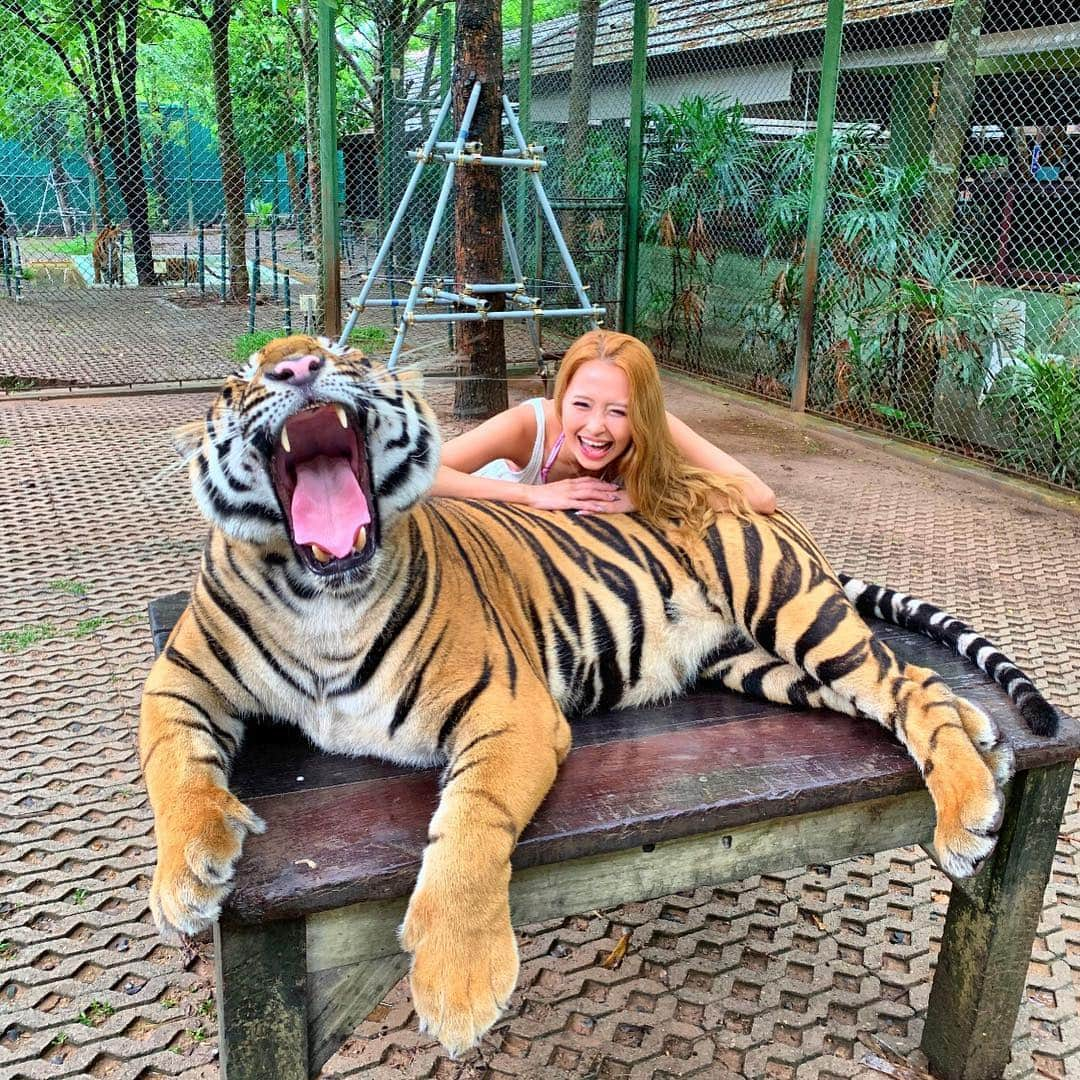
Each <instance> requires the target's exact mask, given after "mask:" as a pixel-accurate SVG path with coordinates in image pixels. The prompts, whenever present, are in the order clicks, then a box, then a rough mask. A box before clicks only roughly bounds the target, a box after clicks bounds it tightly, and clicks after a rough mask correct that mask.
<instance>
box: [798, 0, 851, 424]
mask: <svg viewBox="0 0 1080 1080" xmlns="http://www.w3.org/2000/svg"><path fill="white" fill-rule="evenodd" d="M843 42H844V0H829V7H828V11H827V13H826V16H825V47H824V50H823V52H822V56H821V82H820V83H819V84H818V109H817V131H816V133H815V135H814V179H813V187H812V188H811V190H810V208H809V214H808V217H807V224H806V253H805V256H804V258H803V288H802V298H801V300H800V302H799V336H798V340H797V342H796V346H795V367H794V370H793V372H792V377H791V408H792V411H793V412H805V410H806V395H807V390H808V387H809V384H810V351H811V349H812V348H813V344H814V302H815V300H816V298H817V283H818V261H819V259H820V257H821V237H822V234H823V232H824V229H825V204H826V202H827V200H828V194H829V191H828V187H829V166H830V164H831V159H832V130H833V118H834V117H835V115H836V85H837V82H838V80H839V77H840V49H841V47H842V45H843Z"/></svg>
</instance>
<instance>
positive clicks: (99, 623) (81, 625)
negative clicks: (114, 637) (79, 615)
mask: <svg viewBox="0 0 1080 1080" xmlns="http://www.w3.org/2000/svg"><path fill="white" fill-rule="evenodd" d="M108 621H109V620H108V616H106V615H95V616H94V618H92V619H81V620H80V621H79V622H77V623H76V624H75V629H74V630H72V631H71V636H72V637H73V638H84V637H88V636H89V635H90V634H92V633H93V632H94V631H95V630H100V629H101V627H103V626H104V625H105V623H106V622H108Z"/></svg>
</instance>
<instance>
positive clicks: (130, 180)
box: [86, 0, 157, 286]
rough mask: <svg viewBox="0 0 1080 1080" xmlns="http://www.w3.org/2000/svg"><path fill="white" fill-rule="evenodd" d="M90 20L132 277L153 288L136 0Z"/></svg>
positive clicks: (101, 110)
mask: <svg viewBox="0 0 1080 1080" xmlns="http://www.w3.org/2000/svg"><path fill="white" fill-rule="evenodd" d="M94 16H95V21H94V25H93V27H92V29H91V28H89V27H88V28H87V31H86V37H87V40H88V41H92V42H93V43H94V46H95V52H94V55H93V58H92V61H91V66H92V71H93V78H94V88H95V91H96V94H97V104H98V111H99V116H100V120H101V134H102V137H103V139H104V141H105V145H106V146H107V147H108V148H109V157H110V158H111V159H112V164H113V170H114V171H115V173H116V183H117V187H119V189H120V198H121V199H122V200H123V203H124V206H125V208H126V210H127V223H128V228H129V229H130V230H131V251H132V254H133V255H134V257H135V274H136V277H137V278H138V282H139V284H140V285H142V286H149V285H154V284H155V283H156V281H157V279H156V278H155V276H154V253H153V251H152V249H151V239H150V221H149V215H148V212H149V206H148V202H147V197H146V179H145V178H144V176H143V171H142V133H141V131H140V130H139V115H138V110H137V107H136V100H135V98H136V94H135V79H136V72H137V68H138V56H137V53H136V42H137V39H138V28H139V5H138V0H120V2H119V3H117V4H114V5H109V6H108V7H106V8H104V9H95V11H94Z"/></svg>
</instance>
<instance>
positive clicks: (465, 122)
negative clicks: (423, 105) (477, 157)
mask: <svg viewBox="0 0 1080 1080" xmlns="http://www.w3.org/2000/svg"><path fill="white" fill-rule="evenodd" d="M479 100H480V82H479V80H478V81H477V82H474V83H473V88H472V93H470V95H469V101H468V103H467V104H466V106H465V112H464V115H463V116H462V117H461V127H460V128H459V129H458V137H457V149H456V151H455V153H456V154H460V153H461V147H462V146H463V145H464V144H465V139H466V137H467V136H468V134H469V128H470V127H471V126H472V122H473V114H474V113H475V112H476V103H477V102H478V101H479ZM455 171H456V166H455V165H454V163H453V162H451V163H450V164H449V165H447V166H446V176H445V177H443V185H442V190H441V191H440V192H439V201H438V202H437V203H436V204H435V213H434V215H433V216H432V219H431V226H430V227H429V228H428V234H427V239H426V240H425V241H424V250H423V251H421V252H420V261H419V262H418V263H417V264H416V276H415V277H414V278H413V282H412V288H411V289H410V290H409V299H408V301H407V302H406V304H405V314H404V318H403V319H402V320H401V325H400V326H399V327H398V332H397V337H396V338H394V346H393V348H392V349H391V350H390V356H389V358H388V359H387V361H386V366H387V368H389V369H390V370H393V369H394V367H395V366H396V365H397V358H398V356H399V355H400V353H401V346H402V345H403V344H404V343H405V330H406V328H407V327H408V325H409V321H410V317H411V316H412V312H413V308H414V307H415V306H416V297H417V295H418V294H419V292H420V283H421V282H422V281H423V280H424V275H425V274H426V273H427V268H428V263H429V262H430V261H431V253H432V251H434V250H435V238H436V237H437V236H438V234H439V226H440V225H441V224H442V219H443V215H444V214H445V213H446V204H447V202H448V201H449V199H450V192H451V190H452V189H453V186H454V173H455Z"/></svg>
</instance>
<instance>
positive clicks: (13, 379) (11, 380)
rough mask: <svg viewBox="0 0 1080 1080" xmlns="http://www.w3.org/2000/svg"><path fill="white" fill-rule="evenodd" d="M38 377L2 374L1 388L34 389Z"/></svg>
mask: <svg viewBox="0 0 1080 1080" xmlns="http://www.w3.org/2000/svg"><path fill="white" fill-rule="evenodd" d="M38 385H39V383H38V381H37V379H24V378H23V377H22V376H21V375H0V390H34V389H36V388H37V387H38Z"/></svg>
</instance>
